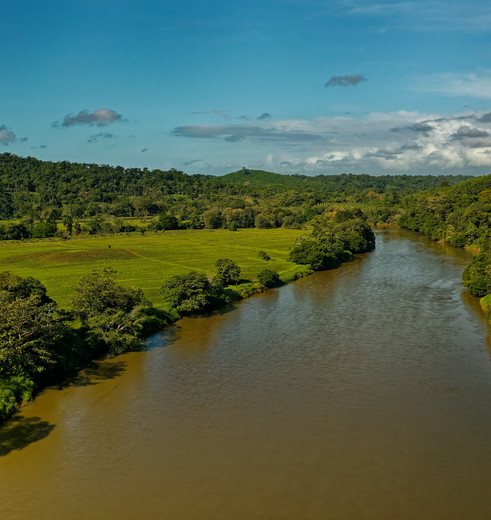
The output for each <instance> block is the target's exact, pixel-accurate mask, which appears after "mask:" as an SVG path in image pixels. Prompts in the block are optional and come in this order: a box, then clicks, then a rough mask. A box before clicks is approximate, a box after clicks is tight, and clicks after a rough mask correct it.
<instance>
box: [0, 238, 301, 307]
mask: <svg viewBox="0 0 491 520" xmlns="http://www.w3.org/2000/svg"><path fill="white" fill-rule="evenodd" d="M302 234H305V231H300V230H295V229H255V228H253V229H240V230H238V231H228V230H190V231H166V232H165V233H159V234H147V235H145V236H142V235H141V234H140V233H132V234H131V235H126V234H120V235H104V236H93V237H84V238H73V239H69V240H61V239H46V240H31V241H25V242H17V241H16V242H13V241H8V242H2V243H0V271H10V272H12V273H15V274H17V275H20V276H23V277H25V276H33V277H35V278H38V279H39V280H41V282H42V283H43V284H44V285H45V286H46V287H47V289H48V294H49V295H50V296H51V297H52V298H53V299H54V300H56V301H57V302H58V303H59V304H60V305H61V306H62V307H69V305H70V299H71V297H72V294H73V289H74V287H76V286H77V284H78V281H79V280H80V278H81V277H82V276H84V275H86V274H87V273H90V272H91V271H92V270H94V269H97V270H100V269H103V268H111V269H115V270H116V271H117V272H118V281H119V282H120V283H121V284H122V285H128V286H136V287H141V288H142V289H143V290H144V292H145V294H146V296H147V297H148V298H149V300H150V301H151V302H152V303H153V304H154V305H157V306H158V305H160V304H161V297H160V294H159V289H160V287H161V285H162V283H163V282H164V281H165V280H166V279H168V278H170V277H171V276H173V275H176V274H185V273H187V272H189V271H191V270H195V271H204V272H207V273H212V272H213V271H214V268H215V262H216V261H217V259H218V258H231V259H232V260H234V261H235V262H236V263H237V264H238V265H239V266H240V267H241V269H242V272H241V278H243V279H248V280H252V279H254V278H255V277H256V276H257V274H258V273H259V272H260V271H261V270H263V269H266V268H268V269H272V270H274V271H277V272H278V273H279V274H280V276H281V277H282V279H284V280H288V279H290V278H291V277H292V275H293V273H294V272H295V271H296V270H298V269H299V267H298V266H296V265H295V264H293V263H292V262H289V261H288V255H289V248H290V247H291V246H292V245H293V244H294V242H295V240H296V238H297V237H299V236H300V235H302ZM258 251H265V252H266V253H268V255H269V256H270V257H271V260H269V261H265V260H261V259H260V258H258Z"/></svg>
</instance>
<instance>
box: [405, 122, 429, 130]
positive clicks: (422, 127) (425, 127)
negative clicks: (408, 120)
mask: <svg viewBox="0 0 491 520" xmlns="http://www.w3.org/2000/svg"><path fill="white" fill-rule="evenodd" d="M407 129H408V130H412V131H413V132H424V133H428V132H431V131H432V130H433V126H431V125H429V124H428V123H426V122H423V123H414V125H411V126H408V127H407Z"/></svg>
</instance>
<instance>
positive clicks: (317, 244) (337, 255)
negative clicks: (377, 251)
mask: <svg viewBox="0 0 491 520" xmlns="http://www.w3.org/2000/svg"><path fill="white" fill-rule="evenodd" d="M356 214H358V212H355V213H353V212H351V211H343V212H338V213H337V218H335V219H334V220H333V219H331V218H330V215H328V214H327V213H323V214H322V215H319V216H318V217H316V218H315V219H314V220H313V231H312V235H311V236H310V237H309V238H307V239H303V240H300V241H298V242H297V244H296V245H295V246H294V247H293V249H292V250H291V253H290V260H291V261H292V262H295V263H298V264H307V265H309V266H310V268H311V269H313V270H314V271H319V270H324V269H335V268H336V267H339V266H340V265H341V262H345V261H347V260H349V259H350V258H351V256H352V253H365V252H367V251H371V250H372V249H373V248H374V247H375V235H374V234H373V231H372V230H371V229H370V226H369V225H368V224H367V223H366V219H365V217H364V215H362V217H363V218H352V217H353V216H354V215H356ZM344 219H347V220H344Z"/></svg>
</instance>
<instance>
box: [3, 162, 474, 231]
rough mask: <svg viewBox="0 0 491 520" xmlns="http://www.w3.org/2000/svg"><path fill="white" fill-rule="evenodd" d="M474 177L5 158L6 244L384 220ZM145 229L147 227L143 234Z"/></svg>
mask: <svg viewBox="0 0 491 520" xmlns="http://www.w3.org/2000/svg"><path fill="white" fill-rule="evenodd" d="M466 178H467V177H465V176H408V175H399V176H389V175H386V176H380V177H376V176H369V175H351V174H349V175H348V174H342V175H330V176H325V175H319V176H316V177H306V176H300V175H279V174H275V173H270V172H261V171H255V170H247V169H245V168H244V169H242V170H240V171H239V172H235V173H230V174H228V175H225V176H223V177H214V176H211V175H187V174H185V173H183V172H181V171H177V170H170V171H161V170H148V169H146V168H143V169H139V168H123V167H120V166H117V167H113V166H108V165H97V164H82V163H70V162H67V161H61V162H56V163H54V162H48V161H40V160H38V159H35V158H33V157H27V158H23V157H18V156H16V155H12V154H9V153H4V154H0V219H3V220H10V219H13V220H15V221H16V222H15V223H13V222H12V223H10V224H7V225H3V226H2V225H0V239H3V240H9V239H14V240H20V239H24V238H42V237H48V236H53V235H55V234H56V232H57V230H58V228H57V226H56V222H58V223H61V222H62V223H63V224H64V228H65V229H66V230H67V233H68V234H69V235H70V234H79V233H90V234H94V233H100V232H102V233H106V232H124V231H135V230H136V228H135V226H132V225H130V224H127V223H126V224H125V223H124V222H123V220H122V219H123V218H125V217H137V218H139V219H141V220H142V221H144V222H148V224H147V226H148V229H150V230H157V231H158V230H165V229H178V228H179V229H190V228H192V229H200V228H211V229H216V228H229V229H234V228H235V229H236V228H241V227H242V228H243V227H258V228H274V227H281V226H283V227H301V226H303V225H304V224H306V223H307V222H309V221H310V220H312V219H313V218H314V217H315V216H316V215H320V214H322V213H323V212H324V211H325V210H326V208H327V206H326V205H328V204H345V203H346V202H351V203H355V204H356V203H357V204H360V203H365V202H370V201H371V202H376V203H377V204H376V207H377V210H376V211H377V212H378V218H379V220H384V219H387V218H388V216H389V215H390V211H388V209H387V208H390V207H392V206H393V205H394V203H395V202H397V201H399V200H400V198H401V197H402V196H404V195H406V194H410V193H414V192H417V191H420V190H423V189H429V188H435V187H438V186H441V185H446V184H448V185H454V184H457V183H459V182H461V181H463V180H464V179H466ZM140 228H141V226H139V227H138V229H140Z"/></svg>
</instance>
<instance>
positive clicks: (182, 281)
mask: <svg viewBox="0 0 491 520" xmlns="http://www.w3.org/2000/svg"><path fill="white" fill-rule="evenodd" d="M161 292H162V296H163V298H164V301H165V302H167V303H168V304H169V305H170V306H171V307H172V308H174V309H176V310H177V311H178V313H179V314H180V315H185V314H191V313H193V312H197V311H200V310H203V309H205V308H206V307H208V305H209V304H210V302H211V298H212V295H213V291H212V286H211V284H210V282H209V281H208V278H207V277H206V275H205V274H204V273H198V272H194V271H192V272H190V273H187V274H184V275H177V276H173V277H172V278H171V279H170V280H168V281H167V282H165V283H164V284H163V285H162V289H161Z"/></svg>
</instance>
